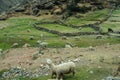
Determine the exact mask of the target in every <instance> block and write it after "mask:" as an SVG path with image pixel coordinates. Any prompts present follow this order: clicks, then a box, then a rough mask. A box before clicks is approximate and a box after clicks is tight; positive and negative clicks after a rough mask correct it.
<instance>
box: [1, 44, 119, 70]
mask: <svg viewBox="0 0 120 80" xmlns="http://www.w3.org/2000/svg"><path fill="white" fill-rule="evenodd" d="M38 52H39V49H38V48H16V49H11V50H9V52H8V53H7V54H6V55H5V58H0V70H2V69H6V68H10V67H12V66H20V67H22V68H28V69H31V70H34V69H36V68H38V67H40V66H41V65H44V64H45V63H46V60H45V59H46V58H50V59H52V60H53V61H54V62H56V63H58V62H60V61H63V62H65V61H69V60H74V61H76V62H77V66H84V65H85V66H96V67H100V66H107V65H112V64H111V63H116V62H120V44H115V45H109V44H105V45H102V46H97V47H93V48H57V49H56V48H49V49H46V50H44V55H38V56H39V57H38V58H37V59H35V60H33V55H34V54H36V53H38ZM102 61H103V62H102ZM107 67H109V66H107Z"/></svg>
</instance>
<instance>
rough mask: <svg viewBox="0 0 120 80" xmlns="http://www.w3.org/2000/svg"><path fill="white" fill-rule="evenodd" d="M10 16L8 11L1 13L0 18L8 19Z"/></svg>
mask: <svg viewBox="0 0 120 80" xmlns="http://www.w3.org/2000/svg"><path fill="white" fill-rule="evenodd" d="M7 18H8V16H7V14H6V13H3V14H1V15H0V20H6V19H7Z"/></svg>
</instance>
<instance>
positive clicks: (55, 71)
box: [47, 59, 75, 80]
mask: <svg viewBox="0 0 120 80" xmlns="http://www.w3.org/2000/svg"><path fill="white" fill-rule="evenodd" d="M47 63H48V65H49V66H50V68H51V70H52V76H51V77H52V78H53V77H54V76H55V77H56V78H57V79H58V80H60V79H63V76H64V74H69V73H72V74H73V76H74V75H75V63H74V62H66V63H61V64H59V65H55V64H54V63H52V61H51V60H50V59H47Z"/></svg>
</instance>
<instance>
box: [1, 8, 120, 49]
mask: <svg viewBox="0 0 120 80" xmlns="http://www.w3.org/2000/svg"><path fill="white" fill-rule="evenodd" d="M107 12H108V10H107V9H104V10H99V11H95V12H91V13H87V14H84V15H86V16H84V17H83V18H75V17H70V18H69V19H68V20H67V21H66V22H65V23H66V24H68V25H70V24H73V25H83V24H89V23H93V22H96V21H98V20H100V19H102V18H104V16H105V15H106V14H107ZM118 14H119V10H116V11H115V12H114V14H113V16H114V15H118ZM112 18H113V17H112ZM110 19H111V18H110ZM41 21H43V20H41V19H39V20H37V19H36V18H31V17H26V16H23V17H12V18H9V19H8V20H6V21H0V27H4V28H2V29H1V30H0V48H2V49H8V48H11V46H12V44H14V43H18V44H19V46H18V47H22V46H23V45H24V44H25V43H29V44H30V45H31V46H32V47H36V46H38V45H37V44H36V42H37V40H41V41H46V42H48V47H64V46H65V44H66V43H68V42H69V43H71V44H72V45H76V46H78V47H88V46H97V45H102V44H105V43H111V44H114V43H120V39H119V38H116V37H111V38H108V36H104V37H103V38H102V39H98V40H97V39H96V37H97V35H93V36H92V35H91V36H85V35H84V36H75V37H74V36H73V37H67V40H63V39H62V37H61V36H58V35H56V34H51V33H49V32H45V31H42V30H37V29H35V28H33V26H32V24H34V23H35V22H41ZM47 21H51V20H47ZM42 26H43V27H44V28H48V29H51V30H57V31H60V32H79V31H80V32H95V30H94V29H92V28H88V27H87V28H82V29H81V30H79V29H75V28H70V27H66V26H61V25H59V24H42ZM101 26H102V28H103V31H104V32H106V31H107V28H108V27H110V28H113V29H115V30H118V29H119V27H118V26H119V22H117V23H113V22H109V21H108V22H105V23H104V24H102V25H101ZM30 36H34V39H33V40H30ZM76 38H77V39H76Z"/></svg>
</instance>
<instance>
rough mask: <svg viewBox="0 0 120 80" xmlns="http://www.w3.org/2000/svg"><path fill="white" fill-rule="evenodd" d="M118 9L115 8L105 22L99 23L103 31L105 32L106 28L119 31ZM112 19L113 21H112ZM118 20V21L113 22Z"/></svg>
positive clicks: (119, 18)
mask: <svg viewBox="0 0 120 80" xmlns="http://www.w3.org/2000/svg"><path fill="white" fill-rule="evenodd" d="M119 15H120V10H119V9H117V10H115V11H114V12H113V14H112V16H111V17H110V18H109V19H108V21H106V22H105V23H103V24H101V28H102V30H103V32H107V31H108V28H111V29H113V30H114V31H120V22H119V21H120V16H119ZM112 21H113V22H112ZM114 21H118V22H114Z"/></svg>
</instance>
